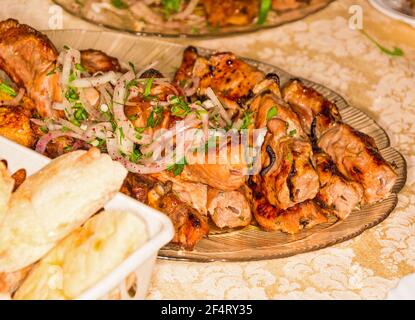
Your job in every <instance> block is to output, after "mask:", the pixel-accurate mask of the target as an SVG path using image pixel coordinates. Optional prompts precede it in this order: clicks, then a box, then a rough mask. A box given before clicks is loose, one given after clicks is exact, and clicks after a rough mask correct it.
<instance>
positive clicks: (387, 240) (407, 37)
mask: <svg viewBox="0 0 415 320" xmlns="http://www.w3.org/2000/svg"><path fill="white" fill-rule="evenodd" d="M352 5H359V6H361V8H362V9H363V17H364V20H363V23H364V25H363V26H364V29H365V30H366V31H367V32H368V33H369V34H370V35H371V36H373V37H374V38H375V39H376V40H377V41H378V42H379V43H381V44H382V45H384V46H386V47H388V48H393V47H394V46H398V47H399V48H401V49H402V50H403V51H404V53H405V54H404V56H403V57H390V56H388V55H386V54H384V53H382V52H381V51H380V50H379V48H378V47H376V46H375V45H374V44H373V43H372V42H370V41H369V40H368V39H367V38H366V37H365V36H364V35H362V34H361V33H360V32H358V31H355V30H352V29H350V28H349V24H348V21H349V18H350V16H351V15H350V14H349V8H350V6H352ZM51 6H53V4H52V2H51V1H49V0H2V1H1V3H0V19H5V18H7V17H14V18H16V19H19V20H20V21H21V22H24V23H28V24H30V25H32V26H33V27H35V28H39V29H47V28H48V27H49V25H48V17H49V16H50V12H53V7H52V9H51V10H52V11H49V9H50V8H51ZM63 28H67V29H75V28H83V29H99V28H98V27H96V26H94V25H91V24H89V23H87V22H84V21H81V20H79V19H77V18H74V17H72V16H70V15H68V14H66V13H64V20H63ZM180 41H181V42H185V43H188V42H189V41H188V40H180ZM192 43H193V44H195V45H199V46H204V47H209V48H214V49H220V50H232V51H234V52H236V53H237V54H240V55H243V56H247V57H251V58H256V59H260V60H263V61H266V62H268V63H272V64H275V65H278V66H280V67H282V68H284V69H286V70H287V71H289V72H291V73H293V74H297V75H301V76H302V77H305V78H309V79H311V80H313V81H316V82H320V83H322V84H324V85H326V86H329V87H330V88H332V89H334V90H336V91H338V92H339V93H340V94H342V95H343V96H344V97H345V98H346V99H347V100H348V101H349V102H350V103H352V104H354V105H356V106H357V107H359V108H361V109H363V110H364V111H366V112H368V113H369V114H370V115H371V116H372V117H374V118H375V119H376V120H377V121H378V122H379V123H380V124H381V125H382V126H383V127H384V128H385V129H386V130H387V132H388V133H389V135H390V137H391V143H392V145H393V146H394V147H395V148H396V149H398V150H399V151H400V152H402V154H403V155H404V156H405V157H406V160H407V162H408V169H409V173H408V182H407V185H406V186H405V188H404V189H403V190H402V192H401V193H400V195H399V203H398V206H397V208H396V209H395V211H394V212H393V213H392V214H391V215H390V217H389V218H388V219H386V220H385V221H384V222H383V223H381V224H380V225H378V226H377V227H375V228H373V229H370V230H368V231H366V232H365V233H364V234H362V235H361V236H359V237H357V238H354V239H352V240H350V241H347V242H345V243H342V244H339V245H335V246H333V247H330V248H327V249H323V250H320V251H317V252H311V253H307V254H302V255H298V256H294V257H290V258H285V259H279V260H269V261H260V262H247V263H222V262H221V263H209V264H199V263H188V262H174V261H163V260H159V261H158V262H157V267H156V270H155V272H154V275H153V279H152V284H151V288H150V291H149V295H148V298H149V299H286V298H294V299H321V298H323V299H326V298H327V299H382V298H385V296H386V294H387V292H388V291H389V290H390V289H391V288H393V287H395V286H396V284H397V282H398V280H399V279H400V278H402V277H403V276H405V275H408V274H410V273H413V272H415V176H414V170H413V168H414V166H415V146H414V142H415V112H414V111H415V85H414V83H415V82H414V80H415V30H414V29H413V28H412V27H410V26H408V25H405V24H403V23H401V22H397V21H394V20H391V19H389V18H387V17H386V16H383V15H382V14H380V13H378V12H377V11H375V10H374V9H373V8H372V7H371V6H370V5H369V4H368V2H366V1H364V0H339V1H336V2H334V3H332V4H331V5H330V6H329V7H328V8H326V9H324V10H323V11H321V12H319V13H317V14H314V15H312V16H310V17H308V18H306V19H304V20H301V21H298V22H295V23H291V24H288V25H285V26H282V27H280V28H277V29H273V30H267V31H262V32H258V33H255V34H249V35H241V36H236V37H231V38H225V39H210V40H203V41H192Z"/></svg>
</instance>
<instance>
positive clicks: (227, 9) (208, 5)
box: [202, 0, 259, 27]
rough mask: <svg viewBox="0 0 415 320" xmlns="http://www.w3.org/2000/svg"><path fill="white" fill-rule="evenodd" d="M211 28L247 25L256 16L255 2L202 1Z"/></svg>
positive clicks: (243, 0)
mask: <svg viewBox="0 0 415 320" xmlns="http://www.w3.org/2000/svg"><path fill="white" fill-rule="evenodd" d="M202 3H203V5H204V7H205V10H206V13H207V19H208V21H209V23H210V25H211V26H214V27H223V26H226V25H238V26H239V25H247V24H249V23H251V22H252V21H253V20H254V19H255V17H256V16H257V15H258V8H259V3H258V1H257V0H227V1H222V0H202Z"/></svg>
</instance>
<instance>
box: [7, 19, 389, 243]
mask: <svg viewBox="0 0 415 320" xmlns="http://www.w3.org/2000/svg"><path fill="white" fill-rule="evenodd" d="M27 48H30V50H31V54H30V55H28V49H27ZM0 67H1V68H2V69H3V70H4V71H5V72H6V74H7V75H8V77H9V78H10V79H11V80H13V81H14V83H12V82H7V81H6V80H4V81H1V82H0V134H2V135H4V136H6V137H8V138H10V139H13V140H15V141H17V142H18V143H20V144H23V145H25V146H28V147H33V148H35V149H36V150H37V151H38V152H41V153H44V154H46V155H48V156H50V157H57V156H59V155H61V154H63V153H67V152H71V151H73V150H77V149H89V148H91V146H94V147H98V148H100V149H101V150H102V151H104V152H108V153H109V154H110V156H111V157H112V158H113V159H114V160H118V161H120V162H121V163H122V164H123V165H124V166H125V167H126V168H127V169H128V170H129V171H130V173H129V174H128V176H127V178H126V180H125V182H124V185H123V187H122V188H121V191H122V192H123V193H125V194H127V195H129V196H131V197H133V198H136V199H138V200H139V201H142V202H144V203H146V204H148V205H150V206H152V207H154V208H156V209H159V210H161V211H162V212H164V213H165V214H166V215H168V216H169V217H170V218H171V220H172V221H173V224H174V226H175V230H176V235H175V238H174V240H173V243H174V244H176V245H178V246H180V247H183V248H185V249H189V250H190V249H192V248H194V247H195V246H196V245H197V243H198V242H199V241H200V240H201V239H202V238H203V237H205V236H207V235H208V234H209V229H210V224H211V223H213V224H215V225H216V227H218V228H241V227H245V226H247V225H249V224H250V223H251V222H252V221H253V220H254V219H255V220H256V222H257V223H258V224H259V226H260V227H262V228H263V229H264V230H269V231H275V230H281V231H283V232H287V233H290V234H294V233H297V232H299V231H301V230H302V229H305V228H311V227H313V226H315V225H317V224H321V223H324V222H326V221H328V217H329V216H335V217H337V218H338V219H346V218H347V217H348V216H349V215H350V214H352V211H353V210H354V209H355V208H356V207H357V206H359V205H360V204H362V205H364V204H372V203H374V202H377V201H381V200H383V199H385V198H386V197H387V196H388V195H389V193H390V192H391V189H392V187H393V185H394V184H395V182H396V173H395V172H394V170H393V168H392V167H391V166H390V164H389V163H388V162H387V161H386V160H385V159H383V157H382V156H381V155H380V153H379V150H378V149H377V147H376V145H375V143H374V140H373V139H372V138H370V137H369V136H367V135H365V134H363V133H361V132H358V131H357V130H355V129H353V128H352V127H350V126H349V125H348V124H345V123H343V122H342V119H341V115H340V113H339V110H338V109H337V107H336V105H335V104H334V103H333V102H330V101H328V100H327V99H326V98H325V97H324V96H322V95H321V94H319V93H318V92H317V91H315V90H314V89H312V88H309V87H307V86H305V85H304V84H303V83H302V82H301V81H300V80H291V81H289V82H288V83H286V84H284V85H282V86H281V84H280V81H279V78H278V75H276V74H267V75H266V74H264V73H263V72H262V71H260V70H258V69H256V68H255V67H254V66H251V65H249V64H248V63H246V62H245V61H243V60H241V59H239V58H237V57H236V56H235V55H234V54H232V53H226V52H224V53H216V54H212V55H210V56H207V57H205V56H202V55H200V54H199V53H198V51H197V49H196V48H194V47H189V48H187V49H186V50H185V51H184V55H183V61H182V64H181V66H180V67H179V68H178V70H177V72H176V75H175V78H174V79H173V80H171V79H166V78H164V76H163V75H162V73H161V72H159V71H157V70H155V69H154V65H151V66H146V67H143V68H141V69H140V68H138V67H137V66H135V65H134V64H132V63H131V64H130V65H129V66H127V64H123V63H120V62H119V61H118V60H117V59H116V58H114V57H110V56H108V55H107V54H105V53H104V52H101V51H96V50H92V49H90V50H85V51H78V50H76V49H73V48H69V47H67V48H64V49H63V51H62V52H61V53H58V52H57V50H56V49H55V48H54V47H53V45H52V44H51V43H50V41H49V40H48V39H47V38H46V37H45V36H44V35H42V34H40V33H38V32H37V31H35V30H33V29H31V28H30V27H28V26H26V25H21V24H19V23H18V22H17V21H14V20H8V21H5V22H1V23H0ZM179 124H180V125H181V127H179ZM180 128H181V129H180ZM176 129H178V130H179V131H180V130H181V131H180V132H181V133H183V134H184V136H185V134H186V133H189V132H191V130H193V129H198V130H199V131H200V132H201V133H202V134H201V135H200V136H196V135H192V136H191V137H190V138H186V136H185V138H184V147H183V150H182V151H180V150H179V148H178V147H177V145H178V141H179V139H180V137H179V133H177V132H178V131H177V130H176ZM255 129H261V130H262V131H261V132H263V133H264V134H263V136H262V140H261V139H260V140H258V141H260V143H259V146H258V148H257V153H256V156H255V157H254V159H253V161H248V160H249V159H247V158H246V157H245V156H241V155H245V154H246V152H247V151H249V150H250V149H251V147H252V148H254V147H255V143H254V142H256V141H257V140H256V138H255V132H254V131H255ZM212 131H214V132H215V134H214V135H213V136H212V135H211V132H212ZM245 131H246V132H247V136H248V139H247V140H248V141H249V143H248V145H244V144H243V143H242V137H243V133H244V132H245ZM218 132H219V133H218ZM216 135H218V136H216ZM218 137H219V138H224V139H223V140H222V141H221V142H219V143H216V142H217V140H216V139H217V138H218ZM169 138H171V139H170V140H171V141H173V143H172V146H173V151H171V152H170V153H169V152H167V151H161V150H164V149H163V148H164V147H166V146H167V144H168V141H169ZM211 138H214V144H213V147H212V146H211V144H210V141H211ZM235 138H236V141H238V142H237V143H236V144H234V143H233V142H234V139H235ZM200 148H201V149H203V150H205V151H206V153H205V154H204V155H203V157H202V159H201V160H202V161H201V162H193V161H191V160H194V158H196V155H195V150H198V149H200ZM166 150H167V149H166ZM235 154H236V156H235ZM223 155H227V157H225V159H223V158H222V157H223ZM163 157H164V158H163ZM160 158H161V160H160ZM209 159H213V160H215V161H214V162H213V163H208V162H207V160H209ZM253 168H257V169H258V170H256V171H254V170H252V169H253Z"/></svg>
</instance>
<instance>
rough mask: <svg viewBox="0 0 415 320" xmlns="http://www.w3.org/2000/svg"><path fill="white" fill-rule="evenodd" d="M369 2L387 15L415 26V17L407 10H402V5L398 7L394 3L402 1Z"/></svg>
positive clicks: (373, 0) (375, 0)
mask: <svg viewBox="0 0 415 320" xmlns="http://www.w3.org/2000/svg"><path fill="white" fill-rule="evenodd" d="M369 2H370V4H371V5H372V6H373V7H374V8H375V9H377V10H378V11H380V12H382V13H383V14H384V15H387V16H388V17H391V18H393V19H395V20H400V21H403V22H406V23H407V24H409V25H411V26H412V27H415V17H414V16H413V15H411V14H410V13H409V12H407V10H402V9H401V8H400V7H397V6H396V4H395V5H394V3H396V2H398V3H400V1H394V0H369Z"/></svg>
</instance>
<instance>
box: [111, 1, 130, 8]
mask: <svg viewBox="0 0 415 320" xmlns="http://www.w3.org/2000/svg"><path fill="white" fill-rule="evenodd" d="M111 4H112V5H113V6H114V7H116V8H117V9H127V8H128V5H127V4H126V3H125V2H124V1H123V0H111Z"/></svg>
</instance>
